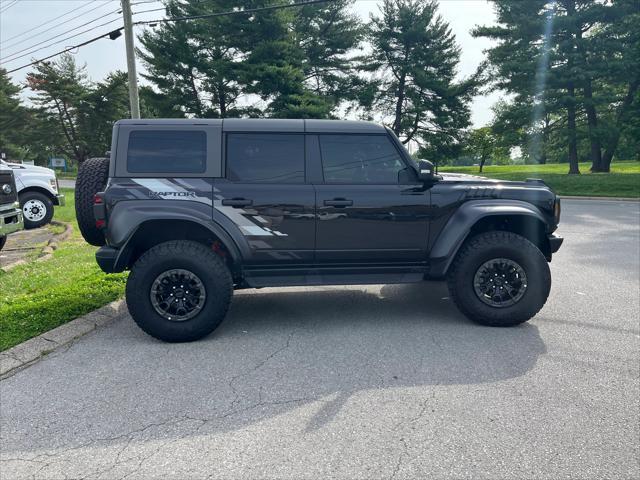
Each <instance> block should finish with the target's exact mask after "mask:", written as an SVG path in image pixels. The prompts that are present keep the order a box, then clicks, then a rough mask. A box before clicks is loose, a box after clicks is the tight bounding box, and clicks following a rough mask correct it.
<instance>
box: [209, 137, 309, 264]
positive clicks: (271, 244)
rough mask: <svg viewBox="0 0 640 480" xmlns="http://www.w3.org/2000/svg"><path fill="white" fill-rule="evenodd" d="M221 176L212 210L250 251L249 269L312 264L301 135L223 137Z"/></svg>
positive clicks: (307, 185)
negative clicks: (226, 220)
mask: <svg viewBox="0 0 640 480" xmlns="http://www.w3.org/2000/svg"><path fill="white" fill-rule="evenodd" d="M224 142H225V144H224V152H225V153H224V158H225V168H226V175H225V178H224V179H216V180H215V184H214V208H215V209H216V210H218V211H219V212H220V213H222V214H223V215H225V216H226V217H228V218H229V219H230V220H231V221H233V222H234V223H235V224H236V226H237V227H238V228H239V230H240V232H241V233H242V235H244V236H245V238H246V240H247V242H248V244H249V247H250V249H251V258H249V259H247V261H246V263H247V264H248V265H252V264H253V265H262V266H267V265H269V264H273V265H277V266H283V265H292V264H307V263H311V262H312V261H313V255H314V247H315V218H314V217H315V192H314V188H313V186H312V185H310V184H307V183H306V178H305V136H304V133H303V132H290V133H276V132H229V133H225V134H224Z"/></svg>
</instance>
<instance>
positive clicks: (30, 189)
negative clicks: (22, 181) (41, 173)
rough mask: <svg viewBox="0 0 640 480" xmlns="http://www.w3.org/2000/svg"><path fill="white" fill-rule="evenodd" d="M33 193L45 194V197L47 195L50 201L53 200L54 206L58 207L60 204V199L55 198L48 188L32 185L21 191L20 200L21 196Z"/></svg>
mask: <svg viewBox="0 0 640 480" xmlns="http://www.w3.org/2000/svg"><path fill="white" fill-rule="evenodd" d="M31 192H36V193H42V194H43V195H45V196H46V197H47V198H48V199H49V200H51V202H52V203H53V204H54V205H57V203H58V199H57V198H56V196H55V195H54V194H53V193H51V192H50V191H49V190H47V189H46V188H44V187H40V186H37V185H31V186H29V187H25V188H23V189H22V190H20V191H19V192H18V198H19V197H20V195H23V194H25V193H31Z"/></svg>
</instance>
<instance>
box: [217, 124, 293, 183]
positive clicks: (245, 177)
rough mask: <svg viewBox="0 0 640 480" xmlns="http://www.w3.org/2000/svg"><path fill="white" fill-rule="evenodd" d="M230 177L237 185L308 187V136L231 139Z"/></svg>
mask: <svg viewBox="0 0 640 480" xmlns="http://www.w3.org/2000/svg"><path fill="white" fill-rule="evenodd" d="M227 177H228V179H229V180H231V181H234V182H252V183H304V135H285V134H274V133H232V134H229V135H227Z"/></svg>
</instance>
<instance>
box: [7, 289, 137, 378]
mask: <svg viewBox="0 0 640 480" xmlns="http://www.w3.org/2000/svg"><path fill="white" fill-rule="evenodd" d="M125 314H126V305H125V302H124V300H116V301H115V302H111V303H109V304H108V305H106V306H104V307H102V308H99V309H98V310H94V311H93V312H90V313H88V314H86V315H83V316H82V317H79V318H76V319H75V320H71V321H70V322H68V323H65V324H64V325H61V326H59V327H57V328H54V329H53V330H49V331H48V332H45V333H43V334H41V335H38V336H37V337H33V338H30V339H29V340H27V341H26V342H22V343H21V344H19V345H16V346H15V347H11V348H10V349H8V350H5V351H4V352H0V380H4V379H5V378H9V377H11V376H12V375H15V374H16V373H18V372H19V371H20V370H22V369H24V368H27V367H29V366H31V365H33V364H35V363H37V362H38V361H40V360H41V359H42V358H44V357H45V356H46V355H47V354H49V353H51V352H54V351H55V350H57V349H59V348H60V347H63V346H65V345H70V344H71V343H73V342H74V341H75V340H76V339H78V338H80V337H82V336H84V335H86V334H87V333H89V332H92V331H94V330H96V329H97V328H99V327H102V326H104V325H107V324H109V323H111V322H112V321H114V320H116V319H118V318H121V317H122V316H124V315H125Z"/></svg>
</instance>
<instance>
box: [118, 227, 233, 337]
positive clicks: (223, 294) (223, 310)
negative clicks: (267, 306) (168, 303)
mask: <svg viewBox="0 0 640 480" xmlns="http://www.w3.org/2000/svg"><path fill="white" fill-rule="evenodd" d="M172 269H184V270H188V271H189V272H192V273H193V274H195V275H197V276H198V278H199V279H200V280H201V281H202V283H203V284H204V287H205V290H206V297H205V300H204V305H203V307H202V309H201V310H200V311H199V312H198V313H197V314H196V315H195V316H194V317H193V318H190V319H188V320H183V321H171V320H167V319H166V318H164V317H162V316H161V315H160V314H159V313H158V312H157V311H156V309H155V308H154V307H153V305H152V303H151V298H150V297H151V288H152V285H153V282H154V281H155V279H156V278H158V276H159V275H160V274H162V273H163V272H166V271H168V270H172ZM232 294H233V282H232V278H231V274H230V273H229V269H228V268H227V266H226V264H225V262H224V260H223V259H221V258H220V257H219V256H218V255H216V254H215V253H214V252H213V251H212V250H211V249H210V248H208V247H206V246H205V245H203V244H201V243H197V242H193V241H188V240H176V241H170V242H165V243H161V244H159V245H156V246H155V247H153V248H151V249H149V250H148V251H146V252H145V253H144V254H143V255H142V256H141V257H140V258H139V259H138V260H137V261H136V263H135V264H134V265H133V268H132V269H131V273H130V275H129V278H128V280H127V288H126V301H127V306H128V308H129V313H130V314H131V316H132V317H133V319H134V321H135V322H136V324H138V326H139V327H140V328H141V329H142V330H143V331H145V332H146V333H148V334H149V335H151V336H152V337H155V338H157V339H159V340H163V341H165V342H191V341H193V340H198V339H200V338H203V337H205V336H207V335H209V334H210V333H211V332H213V331H214V330H215V329H216V328H217V327H218V325H220V323H221V322H222V321H223V320H224V318H225V316H226V314H227V310H228V308H229V302H230V301H231V295H232Z"/></svg>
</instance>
